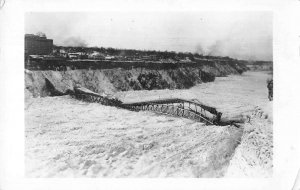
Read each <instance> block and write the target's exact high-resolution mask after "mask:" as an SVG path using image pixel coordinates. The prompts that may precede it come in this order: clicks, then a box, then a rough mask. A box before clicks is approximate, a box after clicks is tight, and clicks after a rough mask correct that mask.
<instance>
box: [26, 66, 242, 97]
mask: <svg viewBox="0 0 300 190" xmlns="http://www.w3.org/2000/svg"><path fill="white" fill-rule="evenodd" d="M244 70H245V68H243V67H241V66H236V65H233V66H232V65H230V64H218V63H215V64H214V65H203V66H201V67H179V68H175V69H148V68H132V69H124V68H114V69H97V70H90V69H80V70H67V71H52V70H45V71H29V70H26V72H25V94H26V96H33V97H44V96H55V95H61V94H65V93H67V92H68V90H72V89H73V87H74V86H75V85H80V86H83V87H85V88H88V89H90V90H92V91H94V92H97V93H104V92H105V93H109V94H113V93H115V92H117V91H127V90H153V89H166V88H168V89H184V88H190V87H192V86H194V85H196V84H197V83H202V82H212V81H214V80H215V77H216V76H226V75H229V74H239V73H241V72H243V71H244Z"/></svg>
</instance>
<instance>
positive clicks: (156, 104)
mask: <svg viewBox="0 0 300 190" xmlns="http://www.w3.org/2000/svg"><path fill="white" fill-rule="evenodd" d="M72 96H73V97H74V98H76V99H79V100H83V101H87V102H97V103H101V104H103V105H109V106H114V107H119V108H123V109H128V110H131V111H151V112H155V113H158V114H164V115H170V116H175V117H183V118H187V119H191V120H194V121H197V122H202V123H206V124H219V123H220V120H221V116H222V113H221V112H218V111H217V110H216V108H213V107H210V106H206V105H203V104H202V103H200V102H198V101H196V100H184V99H179V98H171V99H159V100H151V101H140V102H131V103H123V102H122V101H120V100H118V99H117V98H115V97H112V96H109V95H105V94H102V95H100V94H98V93H95V92H93V91H90V90H88V89H86V88H82V87H80V88H74V93H73V94H72Z"/></svg>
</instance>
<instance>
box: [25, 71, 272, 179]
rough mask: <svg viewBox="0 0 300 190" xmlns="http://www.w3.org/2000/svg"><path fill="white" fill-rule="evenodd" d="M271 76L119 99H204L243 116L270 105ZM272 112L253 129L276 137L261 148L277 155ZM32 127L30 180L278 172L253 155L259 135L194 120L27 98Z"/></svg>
mask: <svg viewBox="0 0 300 190" xmlns="http://www.w3.org/2000/svg"><path fill="white" fill-rule="evenodd" d="M265 77H267V75H266V74H264V73H246V74H244V75H242V76H230V77H226V78H220V79H218V80H217V81H216V82H214V83H206V84H201V85H198V86H196V87H193V88H191V89H189V90H174V91H171V90H157V91H135V92H122V93H119V94H118V96H119V97H121V98H123V100H125V101H133V100H136V99H139V100H141V99H151V98H154V97H155V96H156V97H157V96H159V97H162V98H164V97H170V96H181V97H185V98H187V97H193V98H195V97H196V98H197V99H199V100H201V101H202V102H207V103H208V104H209V105H213V106H216V107H217V108H218V109H219V110H221V111H223V112H224V113H225V115H227V116H228V117H229V116H230V117H236V116H238V115H240V114H241V113H251V112H253V110H255V109H257V106H261V107H264V108H265V107H267V106H266V105H269V102H268V101H267V94H266V91H267V90H266V83H265V81H263V80H264V79H265ZM249 80H250V81H249ZM220 94H221V95H220ZM271 113H272V112H271V111H270V109H269V112H266V113H264V114H263V115H264V117H263V118H259V120H257V119H256V118H254V117H253V120H252V121H253V122H252V124H253V125H250V124H246V126H247V125H249V126H248V128H249V129H250V128H253V129H254V131H257V130H258V129H256V128H257V126H263V127H260V129H259V130H258V131H259V133H260V134H262V136H263V135H265V134H269V135H267V136H266V138H265V140H262V142H263V143H262V144H261V146H259V148H260V149H261V148H262V147H264V148H266V150H268V151H272V141H271V139H272V127H271V126H272V124H271V123H270V121H268V122H267V123H266V122H265V118H271V117H270V116H269V115H272V114H271ZM231 114H232V115H233V116H231ZM257 121H260V123H263V124H261V125H259V124H258V123H257ZM246 126H245V129H248V128H247V127H246ZM25 129H26V130H25V135H26V142H25V158H26V159H25V166H26V176H28V177H223V176H229V177H230V176H235V175H239V174H238V173H241V171H243V170H244V169H245V168H248V167H250V168H255V167H257V168H258V169H256V170H253V169H252V170H251V169H247V171H249V172H248V173H247V172H242V173H243V175H244V176H255V174H257V175H259V171H262V172H264V171H267V173H268V174H269V172H268V171H269V170H270V168H272V164H270V163H271V161H272V157H271V156H270V157H268V159H266V158H261V159H258V156H257V155H256V153H254V152H249V151H248V152H247V153H245V150H248V148H249V147H250V148H251V146H252V145H251V146H249V145H248V144H249V143H248V142H249V140H247V139H249V137H248V136H247V135H248V134H249V133H250V132H249V131H251V130H246V132H245V131H244V132H243V129H242V128H240V129H238V128H236V127H232V126H205V125H203V124H201V123H197V122H194V121H191V120H188V119H182V118H175V117H171V116H165V115H158V114H155V113H151V112H132V111H128V110H123V109H118V108H115V107H109V106H103V105H100V104H97V103H86V102H81V101H78V100H75V99H72V98H71V97H69V96H61V97H45V98H27V99H26V102H25ZM262 129H263V130H262ZM247 131H248V132H247ZM255 134H256V133H255ZM258 140H261V138H258ZM240 143H241V145H239V144H240ZM236 147H238V148H237V149H236ZM235 150H237V151H235ZM268 151H265V152H268ZM235 152H236V153H235ZM238 155H240V156H238ZM243 155H248V156H254V158H253V160H255V161H257V162H254V163H257V164H254V166H249V163H248V162H242V161H241V157H242V156H243ZM262 161H266V162H267V163H266V165H263V164H261V163H262ZM238 165H241V167H237V166H238ZM251 171H253V175H251V174H249V173H250V172H251ZM229 173H230V174H229ZM264 176H266V175H264Z"/></svg>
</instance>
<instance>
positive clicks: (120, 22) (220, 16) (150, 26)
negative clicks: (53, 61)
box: [25, 12, 273, 60]
mask: <svg viewBox="0 0 300 190" xmlns="http://www.w3.org/2000/svg"><path fill="white" fill-rule="evenodd" d="M25 32H26V33H33V34H35V33H37V32H44V33H45V34H46V36H47V38H50V39H53V40H54V44H56V45H73V46H77V45H86V46H98V47H113V48H125V49H146V50H162V51H164V50H168V51H177V52H178V51H181V52H192V53H195V52H198V53H202V54H205V55H220V56H230V57H234V58H240V59H254V60H272V39H273V36H272V14H271V12H102V13H96V12H95V13H55V12H49V13H27V14H26V16H25Z"/></svg>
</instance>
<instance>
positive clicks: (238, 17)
mask: <svg viewBox="0 0 300 190" xmlns="http://www.w3.org/2000/svg"><path fill="white" fill-rule="evenodd" d="M272 38H273V36H272V13H271V12H259V11H256V12H147V13H145V12H126V13H120V12H105V13H103V12H96V13H95V12H93V13H90V12H84V13H83V12H50V13H45V12H28V13H26V15H25V34H24V48H25V49H24V54H25V57H24V61H25V64H24V66H25V68H24V69H25V83H24V84H25V87H24V89H25V170H26V176H28V177H122V178H123V177H151V178H158V177H159V178H164V177H189V178H203V177H205V178H221V177H271V176H272V170H273V114H272V101H273V59H272V57H273V53H272V50H273V49H272Z"/></svg>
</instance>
